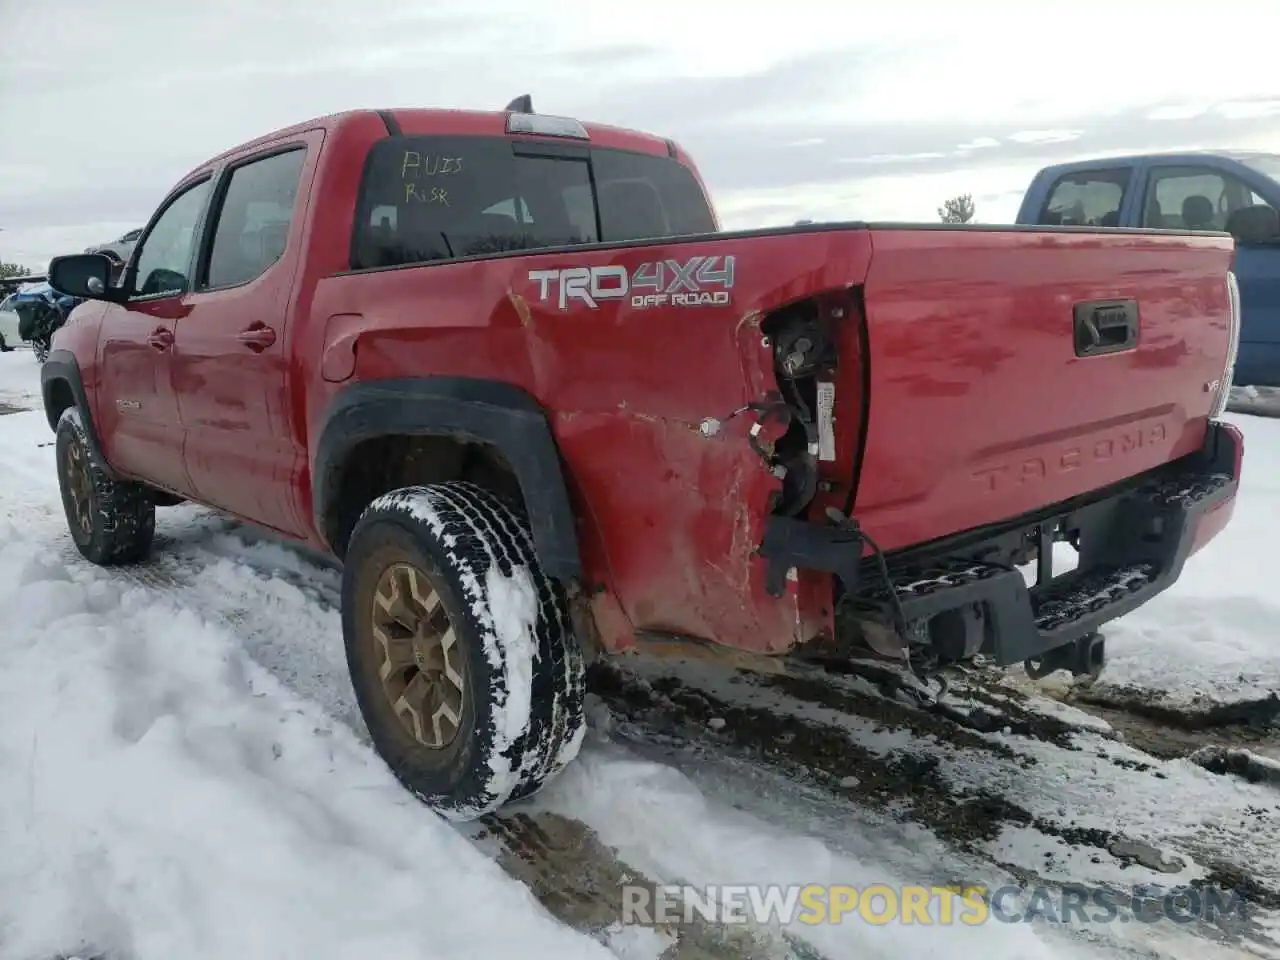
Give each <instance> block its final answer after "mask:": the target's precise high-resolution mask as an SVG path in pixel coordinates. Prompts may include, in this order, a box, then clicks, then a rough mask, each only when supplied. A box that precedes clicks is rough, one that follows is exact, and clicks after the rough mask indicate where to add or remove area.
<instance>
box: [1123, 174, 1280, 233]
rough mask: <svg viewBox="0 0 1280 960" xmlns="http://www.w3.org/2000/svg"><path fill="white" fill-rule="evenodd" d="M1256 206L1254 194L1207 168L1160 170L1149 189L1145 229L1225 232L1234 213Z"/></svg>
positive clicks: (1241, 185) (1239, 181)
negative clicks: (1162, 228)
mask: <svg viewBox="0 0 1280 960" xmlns="http://www.w3.org/2000/svg"><path fill="white" fill-rule="evenodd" d="M1254 202H1255V198H1254V193H1253V191H1252V190H1250V189H1249V187H1248V186H1246V185H1245V184H1244V183H1243V182H1242V181H1241V180H1239V179H1237V178H1236V177H1233V176H1231V175H1230V174H1227V173H1222V172H1220V171H1218V170H1213V169H1210V168H1207V167H1157V168H1155V169H1154V170H1153V171H1152V172H1151V177H1150V182H1149V184H1148V186H1147V196H1146V201H1145V206H1144V209H1143V215H1142V225H1143V226H1146V227H1164V228H1166V229H1172V230H1225V229H1226V225H1227V218H1228V217H1230V216H1231V214H1232V213H1234V212H1235V211H1236V210H1239V209H1241V208H1243V207H1248V206H1251V205H1253V204H1254ZM1258 202H1261V201H1260V200H1259V201H1258Z"/></svg>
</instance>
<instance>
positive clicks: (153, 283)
mask: <svg viewBox="0 0 1280 960" xmlns="http://www.w3.org/2000/svg"><path fill="white" fill-rule="evenodd" d="M211 182H212V181H210V180H201V181H200V182H199V183H197V184H196V185H195V186H193V187H188V188H187V190H186V192H184V193H181V194H179V195H178V197H177V199H175V200H174V201H173V202H171V203H170V204H169V206H167V207H166V208H165V210H164V212H163V213H162V214H160V219H158V220H157V221H156V222H155V225H154V226H153V227H152V228H151V232H150V233H148V234H147V236H146V238H145V239H144V240H143V241H142V245H141V246H140V247H139V248H138V252H137V254H136V256H135V257H134V262H135V263H136V264H137V266H136V268H135V273H134V282H133V290H132V293H133V295H134V296H136V297H150V296H158V295H160V294H166V295H172V294H175V293H185V292H186V291H187V290H189V289H191V278H190V276H188V273H189V271H190V269H191V254H192V252H193V250H194V247H195V240H196V225H197V224H198V223H199V221H200V213H201V211H203V210H204V204H205V200H206V199H207V198H208V196H209V185H210V183H211Z"/></svg>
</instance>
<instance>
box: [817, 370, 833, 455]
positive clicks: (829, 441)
mask: <svg viewBox="0 0 1280 960" xmlns="http://www.w3.org/2000/svg"><path fill="white" fill-rule="evenodd" d="M835 406H836V385H835V384H834V383H831V382H830V381H828V380H819V381H818V459H819V460H823V461H827V462H829V461H831V460H834V459H835V458H836V430H835V413H834V411H835Z"/></svg>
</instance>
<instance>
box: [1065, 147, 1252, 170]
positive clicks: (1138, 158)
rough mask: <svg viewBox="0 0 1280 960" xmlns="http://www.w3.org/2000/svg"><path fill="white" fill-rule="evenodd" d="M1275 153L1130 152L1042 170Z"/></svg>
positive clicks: (1244, 157)
mask: <svg viewBox="0 0 1280 960" xmlns="http://www.w3.org/2000/svg"><path fill="white" fill-rule="evenodd" d="M1269 156H1275V154H1272V153H1268V152H1267V151H1265V150H1178V151H1166V152H1152V153H1130V154H1124V155H1121V156H1110V157H1088V158H1087V159H1083V160H1069V161H1066V162H1065V163H1055V164H1051V165H1049V166H1047V167H1043V168H1041V170H1040V175H1041V176H1043V175H1045V174H1049V173H1055V174H1056V173H1067V172H1069V171H1071V170H1096V169H1098V168H1100V167H1106V166H1129V165H1132V164H1136V163H1147V162H1150V161H1153V160H1154V161H1159V162H1161V163H1172V164H1184V163H1186V164H1194V163H1197V162H1199V161H1202V160H1204V159H1206V158H1210V157H1212V158H1214V159H1219V160H1230V161H1234V162H1236V163H1239V162H1241V161H1243V160H1249V159H1251V158H1254V157H1269Z"/></svg>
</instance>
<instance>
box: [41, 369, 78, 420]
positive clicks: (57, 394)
mask: <svg viewBox="0 0 1280 960" xmlns="http://www.w3.org/2000/svg"><path fill="white" fill-rule="evenodd" d="M46 391H47V396H46V397H45V401H44V409H45V413H46V414H47V416H48V418H49V423H50V425H51V426H55V427H56V426H57V424H58V418H59V417H61V416H62V414H63V412H64V411H65V410H66V409H67V408H68V407H74V406H75V405H76V398H75V394H73V393H72V392H71V384H69V383H67V381H66V380H53V381H50V383H49V386H48V387H47V388H46Z"/></svg>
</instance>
